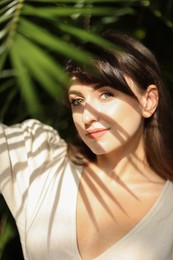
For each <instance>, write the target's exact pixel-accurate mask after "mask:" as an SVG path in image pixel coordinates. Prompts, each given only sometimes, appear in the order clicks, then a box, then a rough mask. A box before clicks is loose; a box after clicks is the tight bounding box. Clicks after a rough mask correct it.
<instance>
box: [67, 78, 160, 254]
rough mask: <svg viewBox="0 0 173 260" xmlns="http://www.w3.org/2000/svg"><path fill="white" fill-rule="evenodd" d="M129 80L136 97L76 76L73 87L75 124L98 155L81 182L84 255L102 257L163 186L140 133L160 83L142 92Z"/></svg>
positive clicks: (80, 234)
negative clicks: (87, 81)
mask: <svg viewBox="0 0 173 260" xmlns="http://www.w3.org/2000/svg"><path fill="white" fill-rule="evenodd" d="M126 80H127V81H128V84H129V85H130V87H131V89H132V90H133V92H134V93H135V96H136V97H137V98H134V97H131V96H129V95H127V94H124V93H122V92H120V91H118V90H116V89H114V88H111V87H106V86H105V87H95V86H94V85H84V84H82V83H80V82H78V81H77V80H76V79H74V80H73V81H72V85H71V87H70V89H69V100H70V103H71V108H72V116H73V121H74V124H75V126H76V128H77V131H78V133H79V135H80V137H81V138H82V140H83V141H84V142H85V144H86V145H87V146H88V147H89V148H90V149H91V150H92V152H93V153H95V154H96V162H94V163H93V162H88V164H86V166H85V167H84V170H83V175H82V179H81V182H80V186H79V195H78V206H77V207H78V210H77V233H78V241H80V242H78V243H79V251H80V248H82V249H83V250H84V251H83V252H82V253H81V254H82V255H83V258H84V259H91V258H90V257H91V256H93V255H94V256H97V255H99V254H100V253H101V252H103V251H104V250H105V249H107V248H109V247H110V246H111V245H112V244H114V243H115V242H116V241H118V240H120V239H121V238H122V237H123V236H124V235H125V234H127V233H128V232H129V231H130V230H132V229H133V227H134V226H135V225H136V224H137V223H138V222H139V221H140V220H141V218H142V217H143V216H144V215H145V214H146V212H148V210H149V209H150V208H151V206H152V205H153V203H154V202H155V200H156V199H157V196H158V194H159V193H160V191H161V189H162V187H163V184H164V181H163V180H162V179H161V178H160V177H158V176H157V175H156V174H155V173H153V172H152V170H151V169H150V168H149V166H148V165H147V163H146V161H145V152H144V144H143V135H142V134H143V123H144V118H147V117H150V116H151V115H152V113H153V112H154V111H155V109H156V107H157V102H158V96H157V91H156V87H155V86H154V85H151V86H149V88H148V90H147V91H146V92H142V91H141V92H140V91H137V86H136V85H135V84H134V82H133V81H132V80H130V79H128V78H126ZM156 183H158V186H157V188H155V192H153V190H152V187H153V186H154V185H155V184H156ZM152 185H153V186H152ZM146 190H149V191H150V192H147V193H146ZM151 191H152V192H151ZM148 198H150V199H148ZM99 216H101V217H99ZM79 220H80V221H79ZM86 229H87V230H86ZM115 230H116V235H115ZM86 232H87V238H83V234H84V233H86ZM103 238H104V239H103ZM90 241H92V243H91V242H90ZM95 244H97V245H98V246H97V249H96V248H95V247H94V246H93V245H95ZM87 248H89V249H90V250H89V251H88V250H87ZM85 250H86V251H85Z"/></svg>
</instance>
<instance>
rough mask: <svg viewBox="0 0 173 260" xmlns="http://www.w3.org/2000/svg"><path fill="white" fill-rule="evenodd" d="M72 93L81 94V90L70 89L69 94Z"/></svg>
mask: <svg viewBox="0 0 173 260" xmlns="http://www.w3.org/2000/svg"><path fill="white" fill-rule="evenodd" d="M71 94H75V95H81V92H80V91H79V90H75V89H69V91H68V95H71Z"/></svg>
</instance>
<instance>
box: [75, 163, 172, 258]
mask: <svg viewBox="0 0 173 260" xmlns="http://www.w3.org/2000/svg"><path fill="white" fill-rule="evenodd" d="M81 168H82V167H81ZM82 174H83V171H82V170H80V178H79V182H78V189H77V192H76V198H75V211H74V229H73V231H74V251H75V257H76V260H83V259H82V257H81V255H80V252H79V248H78V240H77V200H78V192H79V185H80V182H81V178H82ZM169 184H170V181H169V180H167V181H166V182H165V184H164V186H163V188H162V190H161V192H160V194H159V196H158V198H157V199H156V201H155V202H154V204H153V205H152V207H151V208H150V209H149V210H148V212H147V213H146V214H145V215H144V216H143V217H142V218H141V220H140V221H139V222H138V223H137V224H136V225H135V226H134V227H133V228H132V229H131V230H130V231H129V232H128V233H127V234H126V235H124V236H123V237H122V238H121V239H120V240H118V241H117V242H116V243H114V244H113V245H112V246H110V247H109V248H107V249H106V250H105V251H103V252H102V253H101V254H100V255H98V256H96V257H95V258H93V259H92V260H102V259H103V258H104V259H105V257H106V256H107V255H108V254H109V253H110V252H111V251H112V250H113V249H114V250H115V249H117V248H119V247H121V245H123V243H124V242H125V241H127V240H128V239H130V238H131V237H132V236H133V235H135V234H136V233H137V232H138V230H139V229H140V227H142V226H144V225H145V223H146V222H147V221H148V220H149V219H151V218H152V216H153V214H154V212H155V211H156V210H157V209H158V207H159V206H160V202H161V200H162V199H163V198H164V196H165V194H166V192H167V190H168V189H167V188H168V186H169Z"/></svg>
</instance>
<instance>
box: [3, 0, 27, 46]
mask: <svg viewBox="0 0 173 260" xmlns="http://www.w3.org/2000/svg"><path fill="white" fill-rule="evenodd" d="M23 3H24V0H18V3H17V5H16V10H15V12H14V16H13V19H12V21H11V26H10V28H9V35H8V40H7V46H8V47H10V46H11V45H12V43H13V39H14V35H15V32H16V29H17V23H18V21H19V17H20V14H21V9H22V7H23Z"/></svg>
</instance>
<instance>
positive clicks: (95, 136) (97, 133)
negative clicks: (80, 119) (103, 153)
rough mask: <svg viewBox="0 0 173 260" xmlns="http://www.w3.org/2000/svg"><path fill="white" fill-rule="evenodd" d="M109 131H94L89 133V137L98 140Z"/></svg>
mask: <svg viewBox="0 0 173 260" xmlns="http://www.w3.org/2000/svg"><path fill="white" fill-rule="evenodd" d="M107 131H108V129H105V128H104V129H94V130H91V131H87V136H88V138H90V139H98V138H100V137H101V136H103V135H104V134H105V133H106V132H107Z"/></svg>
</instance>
